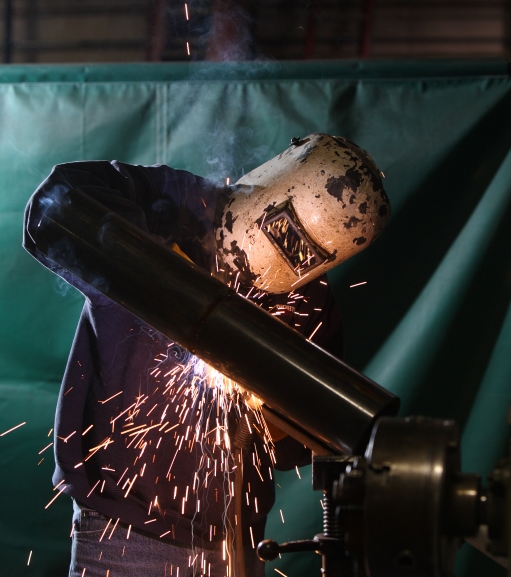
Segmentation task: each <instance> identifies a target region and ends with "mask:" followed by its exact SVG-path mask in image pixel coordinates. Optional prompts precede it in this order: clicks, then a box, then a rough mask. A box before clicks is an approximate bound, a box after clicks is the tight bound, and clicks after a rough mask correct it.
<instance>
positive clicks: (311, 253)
mask: <svg viewBox="0 0 511 577" xmlns="http://www.w3.org/2000/svg"><path fill="white" fill-rule="evenodd" d="M262 228H263V232H264V233H265V235H266V236H267V237H268V238H269V240H270V241H271V242H272V243H273V244H274V245H275V246H276V247H277V248H278V250H279V252H280V253H281V254H282V256H283V257H284V259H285V260H286V262H287V263H288V264H289V266H290V267H291V268H292V269H293V272H294V273H295V274H296V275H297V276H298V275H301V274H302V273H304V272H306V271H309V270H311V269H313V268H315V267H317V266H318V265H320V264H321V263H322V262H323V261H324V260H325V257H324V256H323V255H322V254H321V253H320V252H319V250H318V249H317V248H316V247H314V245H313V243H312V241H310V240H309V239H308V238H307V236H306V234H305V233H304V232H303V230H302V229H301V228H300V224H299V222H298V219H297V218H296V215H294V213H293V210H292V209H291V207H290V206H289V204H287V203H286V205H285V206H284V207H283V208H280V210H277V211H276V212H273V213H270V214H268V215H267V216H266V219H265V220H264V223H263V227H262Z"/></svg>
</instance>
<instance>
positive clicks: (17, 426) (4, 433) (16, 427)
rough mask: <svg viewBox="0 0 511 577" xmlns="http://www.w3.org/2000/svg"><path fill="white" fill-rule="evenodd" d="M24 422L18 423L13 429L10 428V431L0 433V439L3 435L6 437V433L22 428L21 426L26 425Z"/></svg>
mask: <svg viewBox="0 0 511 577" xmlns="http://www.w3.org/2000/svg"><path fill="white" fill-rule="evenodd" d="M26 424H27V423H26V421H25V422H23V423H20V424H19V425H16V426H15V427H12V428H11V429H9V430H7V431H4V432H3V433H0V437H3V436H4V435H7V433H10V432H12V431H14V430H16V429H19V428H20V427H23V425H26Z"/></svg>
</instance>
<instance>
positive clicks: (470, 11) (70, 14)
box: [0, 0, 511, 63]
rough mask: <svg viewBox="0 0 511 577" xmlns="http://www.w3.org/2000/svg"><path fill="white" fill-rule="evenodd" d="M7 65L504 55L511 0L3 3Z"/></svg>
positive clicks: (510, 30) (510, 47) (510, 46)
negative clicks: (30, 63) (29, 63)
mask: <svg viewBox="0 0 511 577" xmlns="http://www.w3.org/2000/svg"><path fill="white" fill-rule="evenodd" d="M0 22H1V29H2V35H3V36H2V49H3V54H2V56H3V58H2V60H3V62H5V63H25V62H27V63H28V62H38V63H54V62H129V61H145V60H149V61H186V60H253V59H271V60H274V59H275V60H290V59H295V60H302V59H344V58H393V59H398V58H437V57H444V58H445V57H471V58H474V57H508V56H509V55H510V53H511V42H510V36H511V2H509V0H308V1H306V0H188V1H187V2H186V3H185V2H183V1H181V0H180V1H179V2H176V1H175V0H4V10H3V13H2V19H1V20H0Z"/></svg>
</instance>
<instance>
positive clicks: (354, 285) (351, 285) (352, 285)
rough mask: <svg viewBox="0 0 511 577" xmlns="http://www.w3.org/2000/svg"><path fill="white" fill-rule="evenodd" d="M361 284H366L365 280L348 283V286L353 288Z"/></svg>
mask: <svg viewBox="0 0 511 577" xmlns="http://www.w3.org/2000/svg"><path fill="white" fill-rule="evenodd" d="M363 284H367V281H366V280H365V281H363V282H358V283H356V284H350V288H354V287H356V286H362V285H363Z"/></svg>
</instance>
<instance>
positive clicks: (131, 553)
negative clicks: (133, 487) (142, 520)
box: [69, 501, 227, 577]
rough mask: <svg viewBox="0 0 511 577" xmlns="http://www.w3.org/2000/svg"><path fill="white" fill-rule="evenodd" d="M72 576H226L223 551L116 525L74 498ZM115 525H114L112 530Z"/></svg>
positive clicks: (70, 569) (70, 572)
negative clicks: (174, 542) (181, 543)
mask: <svg viewBox="0 0 511 577" xmlns="http://www.w3.org/2000/svg"><path fill="white" fill-rule="evenodd" d="M73 509H74V514H73V528H74V529H73V537H72V538H73V544H72V549H71V566H70V568H69V577H199V576H201V575H204V576H208V577H209V576H211V577H224V576H226V575H227V569H226V561H224V560H223V559H222V553H221V551H211V550H208V549H200V548H194V549H192V548H190V549H188V548H185V547H178V546H176V545H172V544H170V543H166V542H163V541H160V540H159V539H158V538H157V537H150V536H147V535H144V534H141V533H137V532H136V531H133V530H131V531H130V533H129V536H128V529H127V527H126V526H120V525H117V526H116V527H115V529H114V521H111V522H110V524H109V520H108V519H107V518H105V517H103V516H102V515H99V514H98V513H96V512H95V511H90V510H88V509H81V508H80V507H79V506H78V505H77V504H76V502H74V501H73ZM112 529H114V530H113V531H112Z"/></svg>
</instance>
